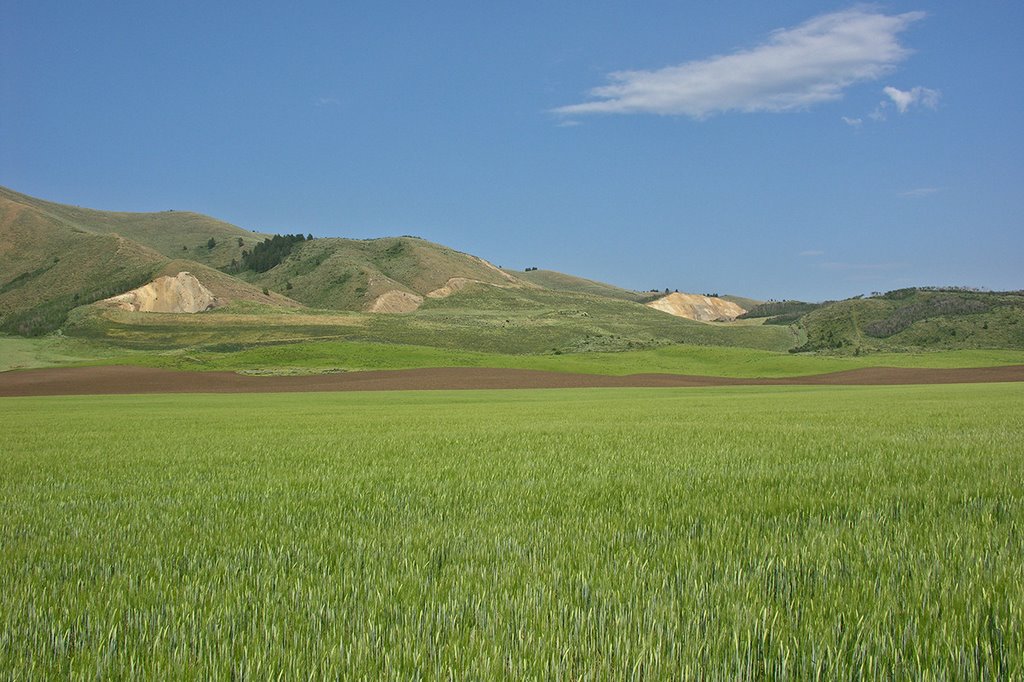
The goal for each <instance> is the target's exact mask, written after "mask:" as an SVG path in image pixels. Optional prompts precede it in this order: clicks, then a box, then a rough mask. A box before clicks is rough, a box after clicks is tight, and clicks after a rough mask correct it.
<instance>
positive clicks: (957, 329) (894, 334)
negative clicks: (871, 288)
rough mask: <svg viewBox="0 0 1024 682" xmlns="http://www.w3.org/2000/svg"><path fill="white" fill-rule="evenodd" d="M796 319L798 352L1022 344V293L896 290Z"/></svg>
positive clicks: (1023, 344)
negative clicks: (800, 332)
mask: <svg viewBox="0 0 1024 682" xmlns="http://www.w3.org/2000/svg"><path fill="white" fill-rule="evenodd" d="M800 324H801V325H802V326H803V328H804V329H805V330H806V333H807V342H806V343H805V344H804V345H803V346H801V347H800V348H798V349H795V350H798V351H813V350H853V351H860V352H867V351H876V350H918V349H957V348H1024V292H1020V291H1017V292H978V291H964V290H957V289H900V290H897V291H890V292H888V293H887V294H884V295H881V296H873V297H871V298H853V299H847V300H845V301H836V302H832V303H828V304H825V305H823V306H821V307H818V308H816V309H815V310H813V311H811V312H809V313H807V314H806V315H804V316H803V317H802V318H801V319H800Z"/></svg>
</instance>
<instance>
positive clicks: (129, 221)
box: [0, 187, 266, 268]
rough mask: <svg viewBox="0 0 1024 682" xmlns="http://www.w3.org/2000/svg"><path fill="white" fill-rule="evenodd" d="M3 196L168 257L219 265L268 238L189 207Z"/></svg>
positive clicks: (0, 190)
mask: <svg viewBox="0 0 1024 682" xmlns="http://www.w3.org/2000/svg"><path fill="white" fill-rule="evenodd" d="M0 200H7V201H10V202H14V203H16V204H19V205H21V206H25V207H28V208H31V209H33V210H34V211H35V212H36V213H38V214H39V215H41V216H43V217H45V218H49V219H50V220H51V221H54V222H56V223H59V224H61V225H64V226H67V227H70V228H74V229H78V230H81V231H83V232H89V233H92V234H100V235H113V234H117V235H120V236H122V237H125V238H127V239H131V240H133V241H136V242H138V243H140V244H142V245H144V246H148V247H150V248H151V249H153V250H154V251H157V252H158V253H160V254H162V255H164V256H165V257H167V258H187V259H189V260H194V261H197V262H200V263H204V264H206V265H209V266H211V267H215V268H220V267H225V266H228V265H230V263H231V261H232V260H240V259H241V253H242V250H243V249H249V250H251V249H252V247H253V246H254V245H255V244H256V243H257V242H259V241H261V240H262V239H264V238H265V237H266V235H263V234H257V233H254V232H250V231H248V230H243V229H242V228H240V227H236V226H235V225H231V224H230V223H226V222H223V221H221V220H217V219H216V218H211V217H209V216H205V215H201V214H199V213H192V212H188V211H162V212H159V213H125V212H117V211H97V210H94V209H89V208H80V207H78V206H68V205H65V204H57V203H53V202H50V201H44V200H42V199H37V198H35V197H31V196H28V195H26V194H21V193H19V192H15V191H13V190H10V189H7V188H4V187H0ZM211 238H212V239H213V240H214V246H213V247H212V248H210V246H209V241H210V239H211ZM239 240H241V244H240V243H239Z"/></svg>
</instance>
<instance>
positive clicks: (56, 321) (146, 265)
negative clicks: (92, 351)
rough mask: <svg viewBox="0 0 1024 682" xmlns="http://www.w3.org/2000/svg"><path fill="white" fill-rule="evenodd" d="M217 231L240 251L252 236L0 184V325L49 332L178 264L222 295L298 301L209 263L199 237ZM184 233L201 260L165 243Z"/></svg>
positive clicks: (193, 218) (194, 217) (174, 215)
mask: <svg viewBox="0 0 1024 682" xmlns="http://www.w3.org/2000/svg"><path fill="white" fill-rule="evenodd" d="M179 217H181V218H182V219H181V221H180V223H179V222H178V218H179ZM115 228H116V231H115ZM214 234H216V235H219V238H220V239H221V240H222V241H223V242H230V239H231V238H233V239H234V241H233V242H230V243H233V244H234V246H235V247H236V248H239V251H240V247H238V239H240V238H242V237H241V235H246V236H245V237H244V238H243V241H244V242H245V243H246V244H253V243H255V237H253V236H251V233H248V232H245V230H242V229H241V228H237V227H234V226H232V225H228V224H227V223H221V222H220V221H216V220H214V219H212V218H206V217H205V216H198V214H181V213H178V212H168V213H155V214H149V213H108V212H105V211H93V210H90V209H80V208H76V207H70V206H62V205H61V204H53V203H50V202H46V201H42V200H39V199H35V198H32V197H28V196H26V195H23V194H18V193H17V192H13V191H11V190H7V189H3V188H0V330H2V331H6V332H10V333H16V334H21V335H25V336H32V335H38V334H43V333H46V332H49V331H53V330H54V329H57V328H59V327H60V326H61V325H62V324H63V323H64V320H65V319H66V317H67V314H68V312H69V311H70V310H72V309H74V308H76V307H79V306H82V305H85V304H88V303H93V302H95V301H99V300H102V299H105V298H107V297H109V296H113V295H115V294H120V293H123V292H125V291H128V290H129V289H134V288H136V287H139V286H142V285H144V284H146V283H147V282H149V281H150V280H152V279H154V278H156V277H159V276H161V275H167V274H170V275H174V274H177V272H180V271H183V270H184V271H191V272H192V273H193V274H194V275H195V276H196V277H197V278H199V280H200V281H201V282H203V283H204V284H205V285H206V286H208V287H209V288H210V289H211V290H213V291H214V292H215V293H217V295H219V296H220V297H221V298H222V299H223V300H224V301H226V302H227V301H233V300H250V301H260V302H265V303H268V304H276V305H295V304H294V303H291V302H289V301H287V299H286V298H285V297H283V296H280V295H276V294H269V295H263V294H262V292H261V291H260V290H259V289H258V288H256V287H254V286H252V285H249V284H247V283H245V282H242V281H240V280H237V279H236V278H233V277H230V276H228V275H226V274H224V273H222V272H220V271H219V270H216V269H214V268H212V267H209V266H208V265H206V264H205V263H204V262H203V261H212V262H219V261H222V260H223V258H222V257H220V256H216V257H215V256H212V255H211V254H213V253H215V252H216V251H217V247H215V248H214V249H209V248H207V246H206V244H205V243H203V244H198V242H199V241H200V236H201V235H214ZM126 235H134V237H136V238H132V237H129V236H126ZM228 235H230V236H231V237H230V238H229V237H228ZM216 238H217V237H215V239H216ZM140 239H141V240H140ZM209 239H210V237H209V236H207V237H206V238H205V240H209ZM188 240H191V241H195V242H197V248H194V249H191V251H189V253H190V254H199V255H201V256H202V258H200V259H199V260H195V259H182V258H179V257H178V253H179V251H178V250H181V247H180V246H178V247H177V249H178V250H176V249H175V248H173V247H172V246H169V245H171V244H174V243H178V242H182V241H188ZM205 240H203V241H205ZM161 248H163V249H164V250H165V251H166V253H164V252H163V251H161V250H160V249H161ZM224 250H225V252H227V251H228V249H227V247H225V248H224ZM228 262H230V260H229V261H228ZM218 292H219V293H218Z"/></svg>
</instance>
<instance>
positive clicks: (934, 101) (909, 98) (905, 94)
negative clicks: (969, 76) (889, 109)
mask: <svg viewBox="0 0 1024 682" xmlns="http://www.w3.org/2000/svg"><path fill="white" fill-rule="evenodd" d="M882 92H884V93H885V94H886V95H888V97H889V99H891V100H892V103H893V104H895V105H896V110H897V111H899V112H900V113H901V114H905V113H907V109H909V108H910V107H912V106H914V105H915V104H920V105H921V106H923V107H928V108H929V109H934V108H935V107H937V106H938V104H939V97H940V96H941V94H942V93H940V92H939V91H938V90H932V89H931V88H923V87H921V86H920V85H919V86H917V87H916V88H911V89H910V90H900V89H899V88H894V87H893V86H891V85H887V86H885V87H884V88H882Z"/></svg>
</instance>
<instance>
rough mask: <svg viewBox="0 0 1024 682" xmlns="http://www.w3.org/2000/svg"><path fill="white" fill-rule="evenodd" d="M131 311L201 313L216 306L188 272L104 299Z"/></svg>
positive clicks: (208, 294) (211, 296)
mask: <svg viewBox="0 0 1024 682" xmlns="http://www.w3.org/2000/svg"><path fill="white" fill-rule="evenodd" d="M104 302H105V303H111V304H114V305H116V306H117V307H119V308H121V309H122V310H127V311H130V312H141V313H201V312H203V311H205V310H210V309H211V308H214V307H216V306H217V304H218V301H217V299H216V298H215V297H214V295H213V293H212V292H211V291H210V290H209V289H207V288H206V287H205V286H203V285H202V284H201V283H200V282H199V280H198V279H196V278H195V277H194V276H193V275H192V273H190V272H179V273H178V274H177V275H175V276H173V277H170V276H168V277H158V278H157V279H155V280H153V281H152V282H150V283H149V284H146V285H145V286H141V287H139V288H138V289H132V290H131V291H128V292H126V293H123V294H118V295H117V296H111V297H110V298H108V299H105V300H104Z"/></svg>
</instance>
